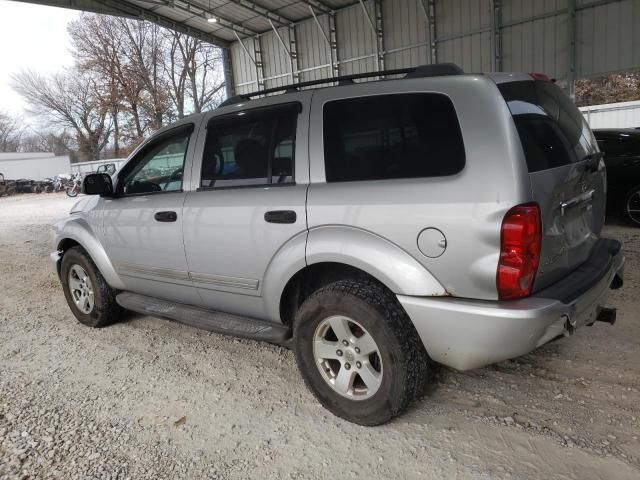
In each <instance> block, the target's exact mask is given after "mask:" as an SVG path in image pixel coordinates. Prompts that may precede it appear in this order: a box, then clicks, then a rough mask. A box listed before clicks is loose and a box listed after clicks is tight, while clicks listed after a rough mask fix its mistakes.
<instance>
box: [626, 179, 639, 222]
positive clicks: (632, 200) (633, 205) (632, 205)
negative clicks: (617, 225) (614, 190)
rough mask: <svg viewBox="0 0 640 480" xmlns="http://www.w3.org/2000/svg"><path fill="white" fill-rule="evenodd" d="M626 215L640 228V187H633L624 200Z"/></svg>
mask: <svg viewBox="0 0 640 480" xmlns="http://www.w3.org/2000/svg"><path fill="white" fill-rule="evenodd" d="M624 213H625V215H626V217H627V219H629V220H630V221H631V222H632V223H633V224H634V225H636V226H640V185H636V186H635V187H633V188H632V189H631V190H629V192H627V195H626V197H625V199H624Z"/></svg>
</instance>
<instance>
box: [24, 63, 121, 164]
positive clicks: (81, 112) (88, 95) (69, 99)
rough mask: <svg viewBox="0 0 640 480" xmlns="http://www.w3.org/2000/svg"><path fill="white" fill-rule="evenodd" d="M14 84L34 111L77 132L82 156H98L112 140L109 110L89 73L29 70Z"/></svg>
mask: <svg viewBox="0 0 640 480" xmlns="http://www.w3.org/2000/svg"><path fill="white" fill-rule="evenodd" d="M12 83H13V88H14V89H15V90H16V91H17V92H18V93H19V94H20V95H22V97H23V98H24V99H25V100H26V101H27V102H28V103H29V104H30V105H31V107H32V111H33V112H34V113H38V114H41V115H43V116H45V117H46V118H48V119H49V120H50V121H51V122H53V123H54V124H56V125H58V126H59V127H61V128H69V129H71V130H72V131H73V132H74V135H75V138H76V142H77V144H78V150H79V153H80V155H81V156H82V157H84V158H85V159H87V160H95V159H97V158H99V155H100V152H101V151H102V149H103V148H104V147H105V145H106V144H107V143H108V141H109V135H110V134H111V125H110V123H109V122H108V120H107V115H108V111H107V110H106V109H105V108H103V106H102V105H101V102H100V101H99V100H98V98H97V91H96V82H95V80H94V79H93V78H91V76H90V75H88V74H86V73H83V72H78V71H69V72H63V73H58V74H54V75H52V76H50V77H43V76H42V75H39V74H38V73H35V72H33V71H28V70H27V71H22V72H20V73H18V74H16V75H14V76H13V77H12Z"/></svg>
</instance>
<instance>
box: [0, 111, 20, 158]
mask: <svg viewBox="0 0 640 480" xmlns="http://www.w3.org/2000/svg"><path fill="white" fill-rule="evenodd" d="M21 124H22V120H21V119H20V118H19V117H12V116H11V115H9V114H7V113H3V112H0V152H17V151H18V149H19V148H20V139H21V137H22V135H23V132H24V128H23V127H22V125H21Z"/></svg>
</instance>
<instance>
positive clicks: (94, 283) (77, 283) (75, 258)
mask: <svg viewBox="0 0 640 480" xmlns="http://www.w3.org/2000/svg"><path fill="white" fill-rule="evenodd" d="M60 281H61V282H62V289H63V291H64V296H65V298H66V299H67V303H68V304H69V308H70V309H71V311H72V312H73V314H74V315H75V317H76V318H77V319H78V321H79V322H80V323H82V324H84V325H87V326H89V327H94V328H102V327H106V326H108V325H111V324H112V323H115V322H117V321H118V320H119V319H120V317H121V316H122V313H123V311H124V310H123V309H122V307H120V306H119V305H118V304H117V303H116V291H115V290H114V289H112V288H111V287H110V286H109V285H108V284H107V282H106V281H105V279H104V277H103V276H102V274H101V273H100V270H98V267H96V265H95V263H93V260H92V259H91V257H90V256H89V255H88V254H87V252H86V251H85V250H84V249H83V248H82V247H79V246H77V247H73V248H70V249H69V250H67V251H66V252H65V254H64V256H63V257H62V264H61V266H60Z"/></svg>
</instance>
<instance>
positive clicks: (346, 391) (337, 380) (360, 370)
mask: <svg viewBox="0 0 640 480" xmlns="http://www.w3.org/2000/svg"><path fill="white" fill-rule="evenodd" d="M313 356H314V358H315V360H316V365H317V367H318V370H319V371H320V374H321V375H322V378H323V379H324V380H325V382H327V384H328V385H329V386H330V387H331V388H332V389H333V390H334V391H335V392H337V393H338V394H340V395H342V396H343V397H346V398H349V399H351V400H366V399H368V398H371V397H372V396H373V395H375V393H376V392H377V391H378V389H379V388H380V385H381V384H382V374H383V371H382V357H381V355H380V349H379V348H378V345H377V344H376V342H375V340H374V339H373V337H372V336H371V334H370V333H369V332H367V330H366V329H365V328H364V327H363V326H362V325H360V324H359V323H358V322H356V321H355V320H353V319H351V318H348V317H345V316H342V315H334V316H331V317H328V318H325V319H324V320H322V321H321V322H320V323H319V324H318V326H317V327H316V330H315V333H314V336H313Z"/></svg>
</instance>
